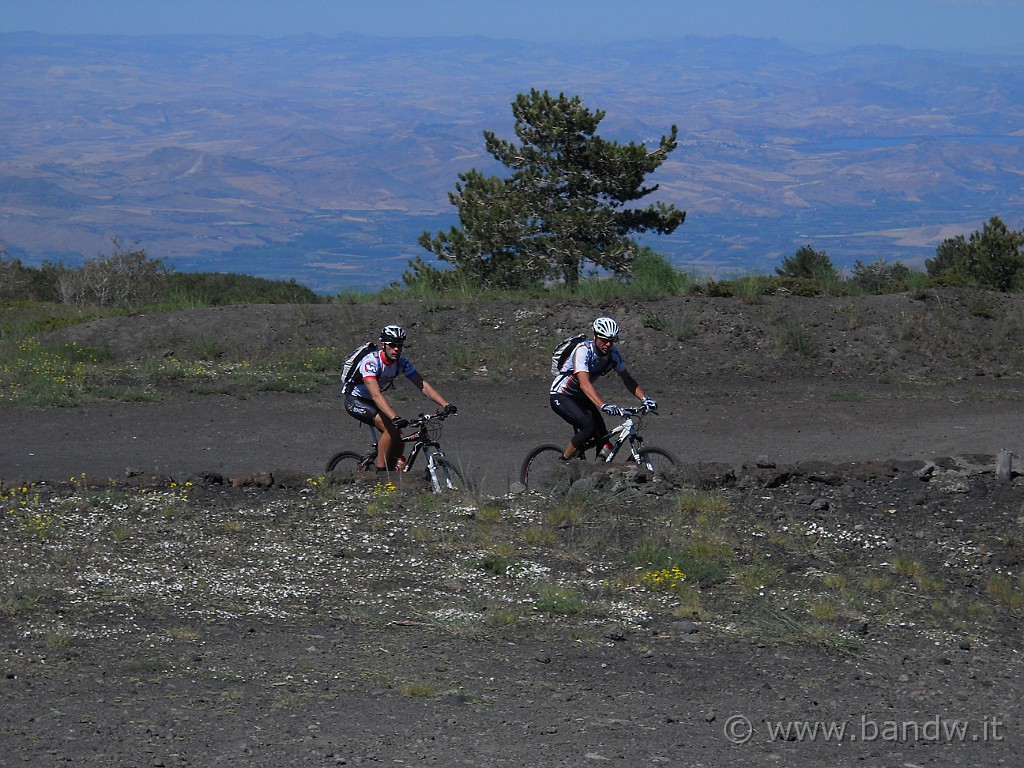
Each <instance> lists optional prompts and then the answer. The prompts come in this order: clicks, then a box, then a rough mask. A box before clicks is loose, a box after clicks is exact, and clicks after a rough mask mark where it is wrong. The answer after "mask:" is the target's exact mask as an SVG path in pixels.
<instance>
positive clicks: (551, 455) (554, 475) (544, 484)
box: [519, 443, 570, 493]
mask: <svg viewBox="0 0 1024 768" xmlns="http://www.w3.org/2000/svg"><path fill="white" fill-rule="evenodd" d="M519 482H521V483H522V484H523V485H525V486H526V487H527V488H529V489H530V490H531V491H541V492H543V493H549V492H552V491H564V490H566V489H567V488H568V487H569V485H570V474H569V467H568V466H566V462H565V461H563V460H562V449H561V448H559V447H558V446H557V445H553V444H550V443H549V444H546V445H538V446H537V447H536V448H534V449H533V450H532V451H530V452H529V453H528V454H527V456H526V458H525V459H524V460H523V465H522V467H521V468H520V470H519Z"/></svg>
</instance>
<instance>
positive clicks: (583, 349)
mask: <svg viewBox="0 0 1024 768" xmlns="http://www.w3.org/2000/svg"><path fill="white" fill-rule="evenodd" d="M593 327H594V339H593V341H590V340H587V341H581V342H580V343H579V344H577V345H576V348H575V349H574V350H573V351H572V354H570V355H569V357H568V358H566V361H565V362H564V363H563V364H562V367H561V369H560V370H559V371H558V375H557V376H555V379H554V381H552V382H551V389H550V401H551V410H553V411H554V412H555V413H557V414H558V415H559V416H560V417H561V418H562V419H563V420H565V421H566V422H568V423H569V424H571V425H572V427H573V429H574V430H575V433H574V434H573V436H572V439H571V440H570V441H569V444H568V445H567V446H566V447H565V450H564V451H563V452H562V458H563V459H565V460H569V459H571V458H573V457H574V456H575V455H576V454H577V453H578V452H579V451H581V450H583V449H584V448H585V447H586V446H587V444H588V443H589V442H590V441H592V440H596V439H598V438H600V437H602V436H603V435H606V434H607V433H608V428H607V427H606V426H605V423H604V418H603V416H602V414H607V415H609V416H621V415H622V409H621V408H620V407H619V406H617V405H612V404H611V403H606V402H605V400H604V398H603V397H601V395H600V393H599V392H598V391H597V388H596V387H595V386H594V380H595V379H598V378H600V377H601V376H604V375H605V374H606V373H608V372H609V371H615V372H616V373H618V374H619V377H620V378H621V379H622V383H623V384H624V385H625V387H626V390H627V391H628V392H629V393H630V394H632V395H633V396H634V397H636V398H637V399H638V400H641V401H642V402H643V404H644V405H647V406H649V407H650V408H652V409H655V408H657V407H658V404H657V403H656V402H654V400H651V399H650V398H649V397H647V395H645V394H644V391H643V389H641V388H640V385H639V384H637V382H636V379H634V378H633V376H632V375H631V374H630V373H629V370H628V369H627V368H626V362H625V361H624V360H623V359H622V354H621V353H620V352H619V350H618V348H617V347H616V346H615V342H616V341H618V339H619V324H618V323H616V322H615V321H614V320H613V319H612V318H610V317H599V318H597V319H596V320H595V321H594V326H593Z"/></svg>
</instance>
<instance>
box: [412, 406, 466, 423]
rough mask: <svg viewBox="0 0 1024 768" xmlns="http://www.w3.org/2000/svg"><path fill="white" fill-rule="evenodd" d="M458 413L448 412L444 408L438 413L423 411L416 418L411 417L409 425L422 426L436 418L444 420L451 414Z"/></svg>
mask: <svg viewBox="0 0 1024 768" xmlns="http://www.w3.org/2000/svg"><path fill="white" fill-rule="evenodd" d="M457 415H458V414H456V413H446V412H445V410H444V408H439V409H438V411H437V413H421V414H420V415H419V416H417V417H416V418H415V419H409V426H410V427H422V426H423V425H424V424H426V423H427V422H428V421H434V420H435V419H440V420H441V421H444V420H445V419H447V418H448V417H449V416H457Z"/></svg>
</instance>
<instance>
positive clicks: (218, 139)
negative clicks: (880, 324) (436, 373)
mask: <svg viewBox="0 0 1024 768" xmlns="http://www.w3.org/2000/svg"><path fill="white" fill-rule="evenodd" d="M0 72H2V78H0V96H2V100H3V105H4V107H3V112H2V116H0V128H2V130H0V242H2V243H3V244H4V245H5V246H6V249H7V252H8V255H9V256H15V257H18V258H21V259H22V260H23V261H25V262H26V263H29V264H39V263H41V262H42V261H45V260H50V261H61V260H63V261H66V262H69V263H77V262H79V261H81V260H82V259H84V258H86V257H89V256H94V255H96V254H97V253H101V252H109V250H110V238H111V237H113V236H116V237H118V238H120V239H121V240H122V241H125V242H129V243H134V242H138V243H139V244H140V245H141V246H142V247H144V248H145V249H146V251H147V252H148V253H149V254H150V255H152V256H154V257H160V258H165V259H167V261H168V262H169V263H170V264H171V265H172V266H174V267H175V268H177V269H181V270H188V271H233V272H243V273H247V274H254V275H258V276H263V277H272V278H281V279H290V278H294V279H296V280H297V281H299V282H301V283H303V284H305V285H309V286H310V287H312V288H314V289H315V290H317V291H319V292H321V293H326V294H330V293H336V292H339V291H344V290H351V289H374V288H377V287H380V286H382V285H384V284H386V283H388V282H390V281H392V280H396V279H399V278H400V276H401V273H402V270H403V269H404V268H405V266H406V264H407V262H408V260H409V259H411V258H414V257H416V256H426V255H427V252H426V251H424V250H423V249H422V248H420V247H419V246H418V245H417V244H416V238H417V236H418V235H419V234H420V233H421V232H423V231H425V230H431V231H436V230H438V229H441V228H446V227H448V226H451V224H453V223H454V222H455V211H454V209H453V208H452V207H451V205H450V204H449V202H448V197H447V196H448V193H449V192H450V191H452V190H453V189H454V185H455V182H456V180H457V174H458V173H460V172H463V171H467V170H469V169H470V168H477V169H480V170H482V171H485V172H490V173H497V172H499V171H500V168H499V167H497V166H496V165H495V164H494V162H493V160H492V159H491V158H490V157H489V156H487V155H486V154H485V153H484V150H483V138H482V132H483V131H484V130H485V129H489V130H494V131H496V132H497V133H498V134H499V135H503V136H507V137H509V138H512V126H513V118H512V114H511V110H510V103H511V102H512V100H513V99H514V98H515V96H516V94H517V93H520V92H524V91H528V90H529V89H530V88H538V89H547V90H550V91H552V92H555V93H557V92H565V93H567V94H571V95H579V96H580V97H581V98H582V99H583V101H584V103H585V104H586V105H587V106H588V107H590V108H591V109H601V110H604V111H605V112H606V117H605V120H604V122H603V123H602V124H601V128H600V133H601V134H602V135H603V136H605V137H606V138H610V139H617V140H619V141H622V142H628V141H634V140H645V141H655V140H656V139H657V138H658V137H659V136H660V135H662V134H663V133H666V132H667V131H668V130H669V128H670V126H671V125H673V124H677V125H678V126H679V129H680V146H679V148H678V149H677V150H676V151H675V152H674V153H673V154H672V156H671V157H670V160H669V162H667V163H666V164H665V165H663V166H662V168H661V169H660V170H659V171H658V172H657V173H656V174H654V175H653V176H652V177H651V178H650V181H653V182H656V183H658V184H660V190H659V191H658V193H657V199H663V200H665V201H667V202H671V203H674V204H675V205H676V206H677V207H679V208H681V209H683V210H686V211H687V219H686V223H685V224H684V225H683V226H682V227H680V228H679V230H678V231H677V232H676V233H675V234H674V235H673V236H671V237H665V238H656V239H652V240H651V241H650V242H649V244H650V245H652V246H653V247H654V248H655V249H656V250H658V251H659V252H661V253H663V254H665V255H666V256H667V257H668V258H670V259H671V260H672V261H673V263H675V264H676V265H677V266H679V267H680V268H682V269H686V270H690V271H693V272H694V273H696V274H699V275H714V276H722V275H728V274H734V273H740V272H749V271H756V272H769V271H771V270H772V269H773V268H774V266H775V265H777V264H778V263H779V261H780V260H781V259H782V258H783V257H785V256H788V255H791V254H792V253H794V252H795V251H796V249H797V248H799V247H800V246H801V245H804V244H811V245H813V246H814V247H815V248H816V249H819V250H825V251H827V252H828V253H829V255H830V256H831V257H832V259H833V261H834V262H835V263H836V264H837V265H838V266H840V267H845V268H849V267H851V266H852V265H853V263H854V262H855V261H856V260H861V261H864V262H870V261H874V260H876V259H878V258H884V259H886V260H889V261H892V260H896V259H900V260H903V261H906V262H907V263H909V264H912V265H916V266H919V265H920V264H921V263H922V262H923V261H924V259H926V258H929V257H930V256H932V255H933V254H934V250H935V246H936V245H937V244H938V243H939V242H941V241H942V239H944V238H946V237H950V236H952V235H954V234H958V233H961V232H969V231H973V230H975V229H978V228H980V227H981V225H982V223H983V222H984V221H986V220H987V219H988V218H989V217H990V216H991V215H999V216H1000V217H1002V218H1003V220H1004V221H1006V222H1007V223H1008V224H1009V225H1010V226H1012V227H1014V228H1022V227H1024V197H1022V194H1021V189H1022V181H1024V57H1014V58H1006V57H1002V58H991V57H968V56H953V55H950V54H943V53H935V52H931V53H927V52H918V51H906V50H902V49H895V48H873V49H855V50H850V51H845V52H841V53H836V54H833V55H827V56H826V55H812V54H808V53H803V52H800V51H797V50H794V49H792V48H788V47H786V46H783V45H782V44H780V43H778V42H775V41H770V40H759V39H749V38H724V39H705V38H690V37H681V38H680V39H679V40H677V41H675V42H673V43H671V44H668V43H664V42H658V43H642V42H629V43H625V42H624V43H622V44H619V45H611V46H604V47H594V46H588V47H574V46H562V47H555V46H544V45H534V44H526V43H519V42H511V41H498V40H489V39H482V38H451V39H415V40H410V39H373V38H365V37H357V36H344V37H331V38H323V37H315V36H304V37H294V38H284V39H278V40H263V39H257V38H247V37H212V36H210V37H207V36H196V37H191V36H181V37H166V38H161V37H156V38H147V37H112V36H111V37H90V36H74V37H68V36H44V35H36V34H6V35H0Z"/></svg>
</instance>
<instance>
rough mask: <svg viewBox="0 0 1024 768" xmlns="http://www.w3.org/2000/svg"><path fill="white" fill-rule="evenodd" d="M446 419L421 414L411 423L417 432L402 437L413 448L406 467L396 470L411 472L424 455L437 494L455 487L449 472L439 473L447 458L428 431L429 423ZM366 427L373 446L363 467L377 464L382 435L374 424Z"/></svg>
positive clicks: (436, 414)
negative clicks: (419, 457)
mask: <svg viewBox="0 0 1024 768" xmlns="http://www.w3.org/2000/svg"><path fill="white" fill-rule="evenodd" d="M445 418H447V416H446V415H445V414H444V413H442V412H440V411H438V412H437V413H434V414H426V413H421V414H420V415H419V416H417V417H416V418H415V419H412V420H411V421H410V422H409V426H411V427H416V431H415V432H412V433H411V434H408V435H402V443H403V444H410V445H411V446H412V448H411V449H410V450H409V453H408V454H407V455H406V457H405V466H403V467H402V468H401V469H396V470H394V471H395V472H401V473H405V472H411V471H412V468H413V465H414V464H415V463H416V458H417V457H418V456H419V455H420V454H421V453H422V454H423V455H424V456H426V459H427V474H428V475H429V477H430V484H431V485H432V486H433V490H434V492H435V493H440V492H441V491H442V490H443V489H445V488H454V487H455V486H454V485H453V482H452V479H451V477H450V476H449V473H448V472H444V473H442V472H439V471H438V470H439V469H440V468H441V466H440V465H441V463H442V461H443V460H444V458H445V456H444V451H443V450H442V449H441V444H440V443H439V442H437V441H436V440H434V439H433V438H431V437H430V435H429V434H428V431H427V424H428V423H429V422H431V421H433V420H435V419H445ZM366 426H367V429H369V430H370V435H371V439H372V443H373V445H372V448H371V449H370V452H369V453H368V454H366V458H365V459H364V460H363V463H362V465H364V466H365V465H366V464H372V463H375V462H376V458H377V446H378V444H379V442H380V433H379V432H378V431H377V428H376V427H374V426H373V425H372V424H367V425H366Z"/></svg>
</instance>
